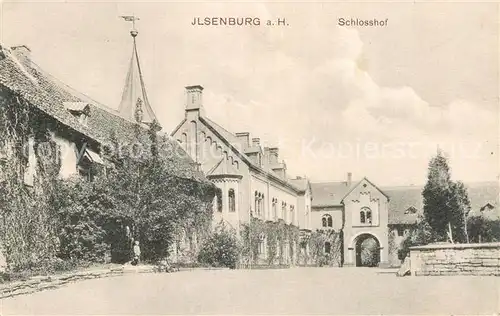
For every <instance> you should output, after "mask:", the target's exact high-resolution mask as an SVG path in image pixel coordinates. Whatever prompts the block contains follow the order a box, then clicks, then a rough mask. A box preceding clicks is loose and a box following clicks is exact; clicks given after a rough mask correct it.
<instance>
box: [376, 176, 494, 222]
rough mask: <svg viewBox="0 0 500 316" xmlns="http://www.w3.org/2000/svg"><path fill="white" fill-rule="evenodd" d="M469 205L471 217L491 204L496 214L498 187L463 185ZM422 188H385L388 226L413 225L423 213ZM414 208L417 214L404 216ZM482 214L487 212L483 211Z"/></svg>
mask: <svg viewBox="0 0 500 316" xmlns="http://www.w3.org/2000/svg"><path fill="white" fill-rule="evenodd" d="M465 186H466V187H467V193H468V195H469V199H470V203H471V215H472V214H480V213H481V208H482V207H483V206H485V205H486V204H488V203H489V204H491V205H492V206H493V207H494V209H493V210H491V211H490V212H496V213H498V211H499V209H498V207H499V206H500V203H499V186H498V183H495V182H483V183H470V184H466V185H465ZM422 190H423V187H422V186H409V187H408V186H406V187H392V188H385V189H384V192H386V193H387V194H388V195H389V197H390V201H389V224H413V223H416V221H417V219H418V215H419V214H422V212H423V200H422ZM412 206H413V207H415V208H416V209H417V213H415V214H405V212H406V210H407V209H408V208H410V207H412ZM484 212H488V210H485V211H484Z"/></svg>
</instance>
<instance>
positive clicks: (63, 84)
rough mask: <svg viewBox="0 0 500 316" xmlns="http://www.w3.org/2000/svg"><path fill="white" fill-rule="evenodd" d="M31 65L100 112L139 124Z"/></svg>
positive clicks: (35, 64) (40, 68)
mask: <svg viewBox="0 0 500 316" xmlns="http://www.w3.org/2000/svg"><path fill="white" fill-rule="evenodd" d="M31 63H32V64H33V65H34V66H35V67H33V68H36V71H39V72H40V73H41V74H42V75H44V76H46V77H48V79H50V80H51V81H53V82H54V84H56V85H57V86H58V87H59V88H61V89H67V91H66V92H68V93H69V94H71V95H73V96H75V97H77V98H79V99H81V100H82V101H85V102H88V103H90V104H91V105H93V106H95V107H96V108H98V109H100V110H103V111H106V112H107V113H109V114H111V115H114V116H116V117H118V118H120V119H122V120H124V121H127V122H129V123H132V124H137V122H135V121H133V120H131V119H128V118H127V117H124V116H123V115H121V113H120V112H118V110H116V109H113V108H112V107H109V106H107V105H105V104H104V103H101V102H99V101H97V100H95V99H93V98H92V97H90V96H88V95H86V94H85V93H83V92H80V91H78V90H76V89H75V88H73V87H72V86H70V85H68V84H66V83H64V82H63V81H61V79H59V78H57V77H55V76H54V75H52V74H51V73H49V72H47V71H46V70H44V69H43V68H42V67H41V66H40V65H38V64H37V63H35V62H33V61H31ZM138 125H139V126H141V127H142V128H146V127H145V126H143V125H142V124H138Z"/></svg>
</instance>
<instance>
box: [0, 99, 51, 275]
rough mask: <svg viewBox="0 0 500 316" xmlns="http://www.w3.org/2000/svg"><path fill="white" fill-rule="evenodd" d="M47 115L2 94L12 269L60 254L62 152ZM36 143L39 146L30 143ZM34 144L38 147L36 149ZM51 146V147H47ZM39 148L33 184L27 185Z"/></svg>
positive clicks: (5, 244)
mask: <svg viewBox="0 0 500 316" xmlns="http://www.w3.org/2000/svg"><path fill="white" fill-rule="evenodd" d="M53 125H54V123H53V122H51V121H50V120H49V119H47V117H46V116H45V115H43V113H40V112H38V111H37V110H36V109H34V108H33V107H31V106H30V105H29V104H27V103H26V102H24V101H23V100H22V99H21V98H18V97H17V96H15V95H12V94H9V93H7V92H6V91H0V151H1V152H2V153H3V155H2V159H1V161H0V212H1V214H0V215H1V217H2V221H1V223H0V232H1V238H2V248H3V251H4V253H5V256H6V259H7V265H8V268H10V269H11V270H13V271H16V270H25V269H33V268H35V267H37V266H38V265H39V264H40V263H41V262H43V261H46V260H48V259H50V258H52V257H54V255H55V254H56V252H57V247H58V238H57V225H56V223H57V214H56V213H55V212H54V209H53V208H52V207H51V204H52V197H53V192H54V184H55V180H56V179H55V177H56V175H57V174H58V172H59V169H60V159H58V157H60V149H59V148H58V146H57V144H55V142H53V141H52V140H50V138H49V134H48V131H49V130H50V129H51V128H53ZM30 139H32V140H33V143H30V141H29V140H30ZM31 145H33V148H30V147H31ZM44 146H45V147H44ZM33 149H34V152H35V159H36V161H35V162H36V164H35V166H31V167H32V168H33V170H35V173H36V174H38V175H44V176H43V177H36V178H34V181H33V185H32V186H26V185H25V179H24V176H25V172H26V170H27V168H28V163H29V154H30V151H31V150H33Z"/></svg>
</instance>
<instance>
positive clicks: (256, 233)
mask: <svg viewBox="0 0 500 316" xmlns="http://www.w3.org/2000/svg"><path fill="white" fill-rule="evenodd" d="M240 234H241V241H242V246H241V248H242V250H241V259H242V262H243V263H244V264H249V263H251V264H257V263H264V264H268V265H273V264H280V265H281V264H284V263H286V262H287V260H286V258H285V257H284V255H285V248H284V247H287V246H288V247H289V248H288V254H289V257H290V258H294V257H295V253H294V249H295V248H294V245H297V246H298V243H299V228H298V227H297V226H294V225H290V224H286V223H285V222H284V221H283V220H281V219H280V220H278V221H276V222H274V221H263V220H262V219H259V218H255V217H252V218H251V219H250V223H245V224H241V232H240ZM261 242H263V243H264V244H265V245H266V246H267V253H266V258H265V259H264V258H263V256H261V255H259V245H260V243H261Z"/></svg>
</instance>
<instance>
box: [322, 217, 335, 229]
mask: <svg viewBox="0 0 500 316" xmlns="http://www.w3.org/2000/svg"><path fill="white" fill-rule="evenodd" d="M321 223H322V224H323V227H333V219H332V216H331V215H330V214H325V215H323V218H321Z"/></svg>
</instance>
